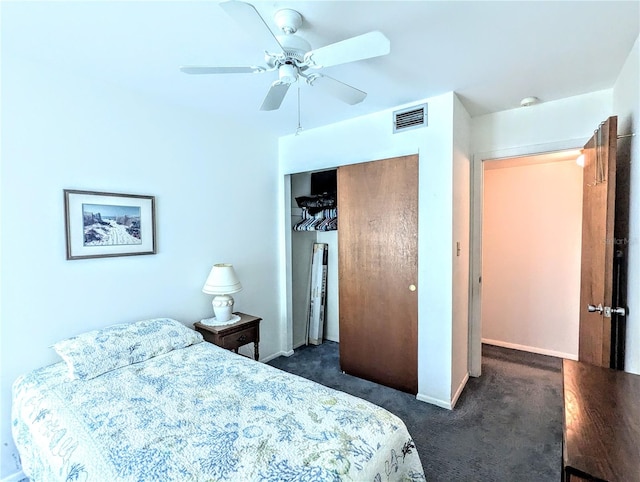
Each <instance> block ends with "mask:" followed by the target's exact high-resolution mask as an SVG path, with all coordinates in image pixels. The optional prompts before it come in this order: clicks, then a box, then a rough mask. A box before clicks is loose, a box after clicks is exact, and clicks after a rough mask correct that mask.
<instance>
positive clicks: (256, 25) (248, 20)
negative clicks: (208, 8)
mask: <svg viewBox="0 0 640 482" xmlns="http://www.w3.org/2000/svg"><path fill="white" fill-rule="evenodd" d="M220 7H222V9H223V10H224V11H225V12H226V13H227V15H229V16H230V17H231V18H233V19H234V20H235V21H236V22H237V23H238V24H239V25H240V27H242V28H243V29H244V30H246V31H247V33H249V34H250V35H252V36H253V37H254V38H255V39H256V40H257V41H258V42H260V46H261V47H262V48H264V49H265V50H266V51H267V52H269V53H273V54H280V53H282V46H281V45H280V43H279V42H278V40H277V39H276V37H275V35H273V32H271V30H270V29H269V27H268V25H267V23H266V22H265V21H264V19H263V18H262V17H261V16H260V14H259V13H258V11H257V10H256V9H255V7H254V6H253V5H251V4H249V3H245V2H239V1H237V0H229V1H227V2H221V3H220Z"/></svg>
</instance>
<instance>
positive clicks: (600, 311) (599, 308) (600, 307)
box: [587, 303, 604, 314]
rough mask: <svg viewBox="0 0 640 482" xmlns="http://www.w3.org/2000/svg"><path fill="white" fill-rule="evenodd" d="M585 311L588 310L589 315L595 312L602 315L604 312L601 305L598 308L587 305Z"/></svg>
mask: <svg viewBox="0 0 640 482" xmlns="http://www.w3.org/2000/svg"><path fill="white" fill-rule="evenodd" d="M587 310H589V313H595V312H597V313H600V314H602V312H603V311H604V308H603V307H602V303H600V304H599V305H598V306H594V305H587Z"/></svg>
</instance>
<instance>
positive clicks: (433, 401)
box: [416, 373, 469, 410]
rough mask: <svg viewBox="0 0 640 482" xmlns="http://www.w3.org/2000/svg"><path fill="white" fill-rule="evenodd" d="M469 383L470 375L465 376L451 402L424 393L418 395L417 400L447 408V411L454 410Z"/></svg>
mask: <svg viewBox="0 0 640 482" xmlns="http://www.w3.org/2000/svg"><path fill="white" fill-rule="evenodd" d="M467 381H469V374H468V373H467V374H465V376H464V378H463V379H462V381H461V382H460V385H458V389H457V390H456V393H455V394H454V395H453V398H452V399H451V401H447V400H441V399H439V398H434V397H430V396H429V395H424V394H422V393H418V394H417V395H416V399H417V400H420V401H421V402H426V403H430V404H431V405H436V406H437V407H441V408H446V409H447V410H453V407H455V406H456V403H458V398H460V395H462V390H464V387H465V386H466V384H467Z"/></svg>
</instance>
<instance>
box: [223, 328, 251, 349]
mask: <svg viewBox="0 0 640 482" xmlns="http://www.w3.org/2000/svg"><path fill="white" fill-rule="evenodd" d="M256 328H257V327H255V326H253V327H251V328H247V329H245V330H242V331H236V332H235V333H230V334H228V335H225V336H222V337H221V339H220V342H221V345H220V346H222V348H226V349H228V350H235V349H236V348H238V347H241V346H242V345H246V344H247V343H253V342H255V341H256V340H257V338H258V337H257V331H258V330H257V329H256Z"/></svg>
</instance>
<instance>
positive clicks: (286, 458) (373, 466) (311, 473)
mask: <svg viewBox="0 0 640 482" xmlns="http://www.w3.org/2000/svg"><path fill="white" fill-rule="evenodd" d="M12 417H13V423H12V429H13V434H14V439H15V442H16V446H17V447H18V451H19V453H20V457H21V462H22V465H23V471H24V473H25V474H26V475H27V476H28V477H30V478H31V479H32V480H35V481H47V482H48V481H52V482H53V481H67V480H75V481H99V482H105V481H218V480H220V481H222V480H233V481H254V480H255V481H287V480H291V481H293V480H296V481H342V480H344V481H376V482H382V481H396V480H407V481H409V480H410V481H421V480H424V474H423V470H422V465H421V463H420V459H419V456H418V453H417V451H416V448H415V445H414V443H413V441H412V439H411V436H410V435H409V433H408V431H407V429H406V427H405V425H404V423H403V422H402V420H400V419H399V418H398V417H396V416H395V415H393V414H391V413H390V412H388V411H386V410H384V409H383V408H381V407H378V406H376V405H374V404H372V403H369V402H367V401H365V400H362V399H360V398H357V397H354V396H351V395H348V394H346V393H343V392H339V391H336V390H333V389H330V388H327V387H324V386H322V385H319V384H317V383H315V382H312V381H310V380H306V379H304V378H301V377H298V376H296V375H292V374H289V373H286V372H283V371H281V370H278V369H276V368H274V367H271V366H268V365H265V364H262V363H259V362H255V361H253V360H250V359H247V358H244V357H242V356H239V355H236V354H234V353H232V352H229V351H226V350H223V349H221V348H219V347H217V346H215V345H213V344H210V343H206V342H202V343H197V344H194V345H191V346H187V347H184V348H180V349H175V350H172V351H170V352H168V353H163V354H160V355H158V356H153V357H152V358H149V359H147V360H145V361H142V362H139V363H132V364H129V365H126V366H123V367H119V368H116V369H113V370H109V371H107V372H106V373H103V374H101V375H99V376H96V377H94V378H91V379H85V380H82V379H71V378H70V377H69V376H68V370H67V367H66V366H65V364H64V363H62V362H61V363H56V364H53V365H49V366H47V367H44V368H40V369H38V370H35V371H33V372H30V373H28V374H26V375H23V376H21V377H20V378H18V380H16V382H15V383H14V385H13V406H12Z"/></svg>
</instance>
